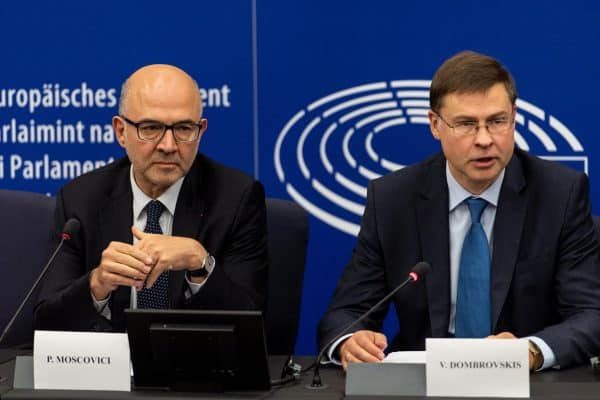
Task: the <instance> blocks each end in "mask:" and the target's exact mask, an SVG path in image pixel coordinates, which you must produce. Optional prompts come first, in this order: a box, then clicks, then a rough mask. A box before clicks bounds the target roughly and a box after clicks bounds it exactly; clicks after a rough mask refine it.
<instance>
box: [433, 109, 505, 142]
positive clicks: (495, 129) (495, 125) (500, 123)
mask: <svg viewBox="0 0 600 400" xmlns="http://www.w3.org/2000/svg"><path fill="white" fill-rule="evenodd" d="M434 113H435V115H437V116H438V117H439V118H440V119H441V120H442V121H443V122H444V123H445V124H446V125H447V126H448V128H450V129H452V131H453V132H454V135H455V136H459V137H464V136H475V135H476V134H477V132H479V128H480V125H479V122H478V121H474V120H466V121H459V122H456V123H455V124H454V125H451V124H449V123H448V122H447V121H446V120H445V119H444V118H443V117H442V116H441V115H440V114H439V113H437V112H435V111H434ZM514 123H515V117H514V114H511V115H510V116H499V117H494V118H490V119H489V120H487V121H485V125H484V126H485V128H486V129H487V131H488V132H489V134H490V135H504V134H507V133H509V132H510V130H511V127H513V125H514Z"/></svg>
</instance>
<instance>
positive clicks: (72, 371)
mask: <svg viewBox="0 0 600 400" xmlns="http://www.w3.org/2000/svg"><path fill="white" fill-rule="evenodd" d="M33 343H34V346H33V384H34V388H35V389H63V390H64V389H67V390H118V391H126V392H129V391H131V376H130V363H129V341H128V340H127V334H125V333H98V332H58V331H57V332H55V331H35V335H34V342H33Z"/></svg>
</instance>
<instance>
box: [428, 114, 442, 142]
mask: <svg viewBox="0 0 600 400" xmlns="http://www.w3.org/2000/svg"><path fill="white" fill-rule="evenodd" d="M427 116H428V117H429V130H430V131H431V135H432V136H433V138H434V139H435V140H440V131H439V126H440V118H439V117H438V115H437V114H436V113H434V112H433V111H431V110H429V113H428V114H427Z"/></svg>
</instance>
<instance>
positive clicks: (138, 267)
mask: <svg viewBox="0 0 600 400" xmlns="http://www.w3.org/2000/svg"><path fill="white" fill-rule="evenodd" d="M105 262H106V263H107V264H108V263H109V262H110V263H113V264H119V265H122V266H125V267H128V268H131V269H134V270H135V271H138V272H139V274H142V275H143V276H140V275H139V274H136V275H135V276H132V275H128V276H131V277H132V278H139V279H146V275H148V274H149V273H150V271H151V270H152V265H151V264H150V265H148V264H146V263H144V262H142V261H140V260H139V259H138V258H136V257H133V256H132V255H130V254H127V253H116V254H112V255H111V257H110V258H107V259H105Z"/></svg>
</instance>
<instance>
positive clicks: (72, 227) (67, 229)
mask: <svg viewBox="0 0 600 400" xmlns="http://www.w3.org/2000/svg"><path fill="white" fill-rule="evenodd" d="M80 226H81V224H80V223H79V220H78V219H77V218H69V219H68V220H67V222H66V223H65V225H64V227H63V229H62V232H61V234H60V237H61V238H60V243H59V244H58V246H56V250H54V253H52V255H51V256H50V259H49V260H48V262H47V263H46V265H45V266H44V268H43V269H42V272H40V274H39V276H38V277H37V279H36V280H35V282H34V283H33V285H32V286H31V289H29V292H27V296H25V299H23V301H22V302H21V304H20V305H19V308H17V311H15V313H14V314H13V316H12V318H11V319H10V321H8V324H6V327H5V328H4V331H3V332H2V335H0V344H2V342H3V341H4V338H5V337H6V334H7V333H8V332H9V331H10V328H12V326H13V324H14V322H15V320H16V319H17V317H18V316H19V315H21V311H22V310H23V307H25V304H27V301H28V300H29V298H30V297H31V294H32V293H33V292H34V290H35V289H36V288H37V287H38V285H39V283H40V281H41V280H42V278H43V277H44V275H46V271H48V268H49V267H50V265H52V261H54V258H55V257H56V255H57V254H58V252H59V251H60V249H61V248H62V246H63V243H64V242H67V241H69V240H71V238H72V237H73V236H74V235H75V234H77V232H78V231H79V227H80Z"/></svg>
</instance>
